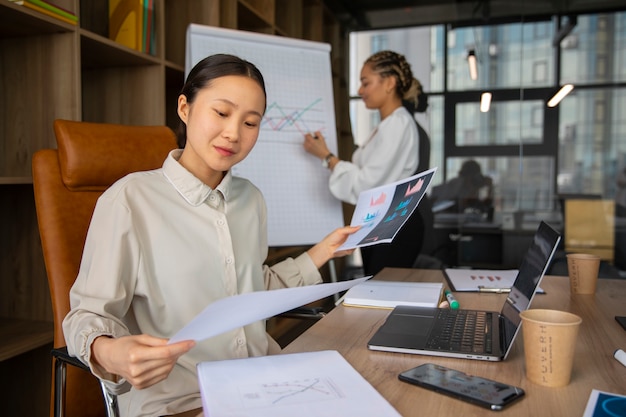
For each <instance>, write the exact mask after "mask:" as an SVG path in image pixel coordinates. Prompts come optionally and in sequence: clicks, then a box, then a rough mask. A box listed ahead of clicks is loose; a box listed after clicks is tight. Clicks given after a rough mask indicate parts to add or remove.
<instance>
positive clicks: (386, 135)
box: [329, 114, 419, 204]
mask: <svg viewBox="0 0 626 417" xmlns="http://www.w3.org/2000/svg"><path fill="white" fill-rule="evenodd" d="M389 118H390V120H384V121H383V122H382V123H381V124H380V125H379V126H378V128H377V132H376V133H375V134H374V136H373V137H372V139H371V140H370V141H369V142H368V143H367V144H366V145H365V146H364V147H363V148H361V149H358V150H357V151H356V152H355V154H354V155H353V162H347V161H340V162H339V163H338V164H337V165H335V168H334V169H333V172H332V174H331V176H330V180H329V187H330V192H331V193H332V194H333V195H334V196H335V197H336V198H338V199H339V200H342V201H345V202H347V203H351V204H356V202H357V200H358V197H359V193H360V192H361V191H363V190H367V189H370V188H373V187H378V186H380V185H384V184H387V183H390V182H394V181H398V180H401V179H404V178H407V177H409V176H411V175H413V174H414V173H415V170H416V169H417V164H418V161H419V158H418V156H419V155H418V152H419V151H418V132H417V127H416V126H415V122H414V120H413V119H412V117H410V116H409V117H399V116H398V115H396V114H393V115H390V116H389Z"/></svg>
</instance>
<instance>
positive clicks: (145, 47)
mask: <svg viewBox="0 0 626 417" xmlns="http://www.w3.org/2000/svg"><path fill="white" fill-rule="evenodd" d="M109 38H110V39H112V40H114V41H115V42H117V43H119V44H122V45H124V46H126V47H128V48H131V49H134V50H136V51H139V52H146V53H150V54H152V55H154V54H155V53H154V52H155V48H154V38H155V36H154V0H109Z"/></svg>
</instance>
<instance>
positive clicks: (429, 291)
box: [343, 280, 443, 308]
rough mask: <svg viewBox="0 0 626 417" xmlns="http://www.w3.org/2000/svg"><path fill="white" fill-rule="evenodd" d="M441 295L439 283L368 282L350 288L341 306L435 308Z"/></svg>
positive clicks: (441, 284) (440, 284) (441, 286)
mask: <svg viewBox="0 0 626 417" xmlns="http://www.w3.org/2000/svg"><path fill="white" fill-rule="evenodd" d="M442 294H443V283H441V282H403V281H377V280H368V281H365V282H362V283H360V284H358V285H355V286H354V287H352V288H350V289H349V290H348V291H347V292H346V294H345V295H344V298H343V304H344V305H346V306H352V307H377V308H394V307H396V306H398V305H408V306H416V307H437V306H438V305H439V302H440V301H441V298H442Z"/></svg>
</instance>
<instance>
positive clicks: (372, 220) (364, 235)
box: [337, 168, 437, 250]
mask: <svg viewBox="0 0 626 417" xmlns="http://www.w3.org/2000/svg"><path fill="white" fill-rule="evenodd" d="M435 172H437V168H432V169H429V170H428V171H424V172H420V173H419V174H416V175H413V176H411V177H409V178H406V179H403V180H400V181H396V182H393V183H391V184H386V185H381V186H380V187H376V188H371V189H369V190H365V191H362V192H361V193H360V194H359V199H358V201H357V203H356V207H355V208H354V213H353V214H352V220H351V221H350V226H361V228H360V229H359V230H358V231H357V232H356V233H353V234H352V235H350V236H349V237H348V240H346V242H345V243H344V244H343V245H342V246H341V247H340V248H339V249H337V250H344V249H354V248H356V247H360V246H370V245H376V244H379V243H389V242H391V241H392V240H393V238H394V237H395V236H396V234H397V233H398V231H399V230H400V228H401V227H402V225H403V224H404V223H405V222H406V221H407V220H408V218H409V217H410V216H411V215H412V214H413V212H414V211H415V209H416V208H417V205H418V204H419V202H420V201H421V200H422V197H424V194H426V190H428V186H429V185H430V183H431V181H432V179H433V176H434V175H435Z"/></svg>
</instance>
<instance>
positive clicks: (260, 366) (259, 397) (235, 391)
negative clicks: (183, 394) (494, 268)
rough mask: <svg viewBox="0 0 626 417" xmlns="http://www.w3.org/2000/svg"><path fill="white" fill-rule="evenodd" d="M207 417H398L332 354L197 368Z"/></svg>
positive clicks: (295, 355) (235, 361)
mask: <svg viewBox="0 0 626 417" xmlns="http://www.w3.org/2000/svg"><path fill="white" fill-rule="evenodd" d="M198 379H199V382H200V393H201V395H202V406H203V408H204V414H205V415H206V416H220V417H241V416H255V417H264V416H268V417H269V416H271V417H293V416H298V417H320V416H326V417H334V416H336V417H345V416H360V417H381V416H386V417H387V416H389V417H396V416H397V417H400V414H398V412H397V411H396V410H394V408H393V407H392V406H391V405H390V404H389V403H388V402H387V400H385V399H384V398H383V397H382V396H381V395H380V394H379V393H378V391H376V390H375V389H374V387H372V386H371V385H370V384H369V383H368V382H367V381H366V380H365V378H363V377H362V376H361V375H360V374H359V373H358V372H357V371H356V370H355V369H354V368H353V367H352V366H350V364H349V363H348V362H347V361H346V360H345V359H344V358H343V357H342V356H341V355H340V354H339V352H337V351H334V350H328V351H322V352H306V353H293V354H288V355H274V356H261V357H255V358H246V359H232V360H225V361H215V362H201V363H200V364H198Z"/></svg>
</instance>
